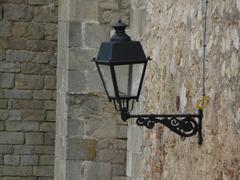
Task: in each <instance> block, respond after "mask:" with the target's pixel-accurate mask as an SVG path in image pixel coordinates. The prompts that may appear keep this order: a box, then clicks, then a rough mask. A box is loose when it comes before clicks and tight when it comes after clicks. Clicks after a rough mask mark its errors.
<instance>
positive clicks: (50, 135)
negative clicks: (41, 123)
mask: <svg viewBox="0 0 240 180" xmlns="http://www.w3.org/2000/svg"><path fill="white" fill-rule="evenodd" d="M44 144H47V145H55V131H54V132H47V133H45V135H44Z"/></svg>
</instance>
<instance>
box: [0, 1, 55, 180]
mask: <svg viewBox="0 0 240 180" xmlns="http://www.w3.org/2000/svg"><path fill="white" fill-rule="evenodd" d="M57 8H58V6H57V2H56V1H55V0H28V1H27V0H0V179H1V180H50V179H53V172H54V171H53V169H54V168H53V165H54V137H55V89H56V83H55V81H56V47H57Z"/></svg>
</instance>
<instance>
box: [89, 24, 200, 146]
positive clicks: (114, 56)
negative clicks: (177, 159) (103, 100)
mask: <svg viewBox="0 0 240 180" xmlns="http://www.w3.org/2000/svg"><path fill="white" fill-rule="evenodd" d="M126 27H127V25H126V24H124V23H123V22H121V20H119V21H118V23H117V24H115V25H114V26H113V28H114V29H115V31H116V32H115V34H114V35H113V36H112V37H111V41H110V42H103V43H102V44H101V47H100V50H99V53H98V56H97V58H93V61H94V62H95V63H96V66H97V69H98V71H99V74H100V78H101V80H102V82H103V86H104V89H105V91H106V94H107V96H108V99H109V101H110V102H114V106H115V109H116V110H117V111H120V113H121V118H122V120H123V121H127V120H128V119H130V118H134V119H136V123H137V125H138V126H145V127H147V128H148V129H152V128H153V127H154V126H155V124H157V123H161V124H163V125H164V126H166V127H168V128H169V129H170V130H171V131H173V132H174V133H176V134H178V135H180V136H181V137H191V136H194V135H196V134H197V135H198V144H202V142H203V138H202V119H203V111H202V110H201V109H199V110H198V112H197V113H196V114H131V113H130V111H132V110H133V108H134V104H135V102H136V101H138V100H139V96H140V92H141V88H142V85H143V80H144V76H145V72H146V67H147V63H148V61H149V60H150V58H146V56H145V53H144V51H143V49H142V46H141V44H140V42H139V41H131V39H130V37H129V36H128V35H127V34H126V33H125V29H126ZM139 63H142V64H144V67H143V71H142V74H141V78H140V84H139V87H138V88H139V89H138V92H137V95H136V96H124V97H121V96H120V95H119V89H118V84H117V80H116V74H115V69H114V67H115V66H118V65H134V64H139ZM99 65H107V66H109V68H110V73H111V78H112V83H113V88H114V93H115V97H111V96H110V95H109V93H108V90H107V87H106V82H105V81H104V77H103V74H102V72H101V70H100V67H99Z"/></svg>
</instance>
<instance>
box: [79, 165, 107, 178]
mask: <svg viewBox="0 0 240 180" xmlns="http://www.w3.org/2000/svg"><path fill="white" fill-rule="evenodd" d="M84 165H85V169H84V178H83V179H98V180H110V179H111V164H110V163H104V162H85V163H84Z"/></svg>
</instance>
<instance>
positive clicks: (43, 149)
mask: <svg viewBox="0 0 240 180" xmlns="http://www.w3.org/2000/svg"><path fill="white" fill-rule="evenodd" d="M54 150H55V149H54V146H46V145H44V146H35V147H34V154H42V155H43V154H45V155H52V154H54Z"/></svg>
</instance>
